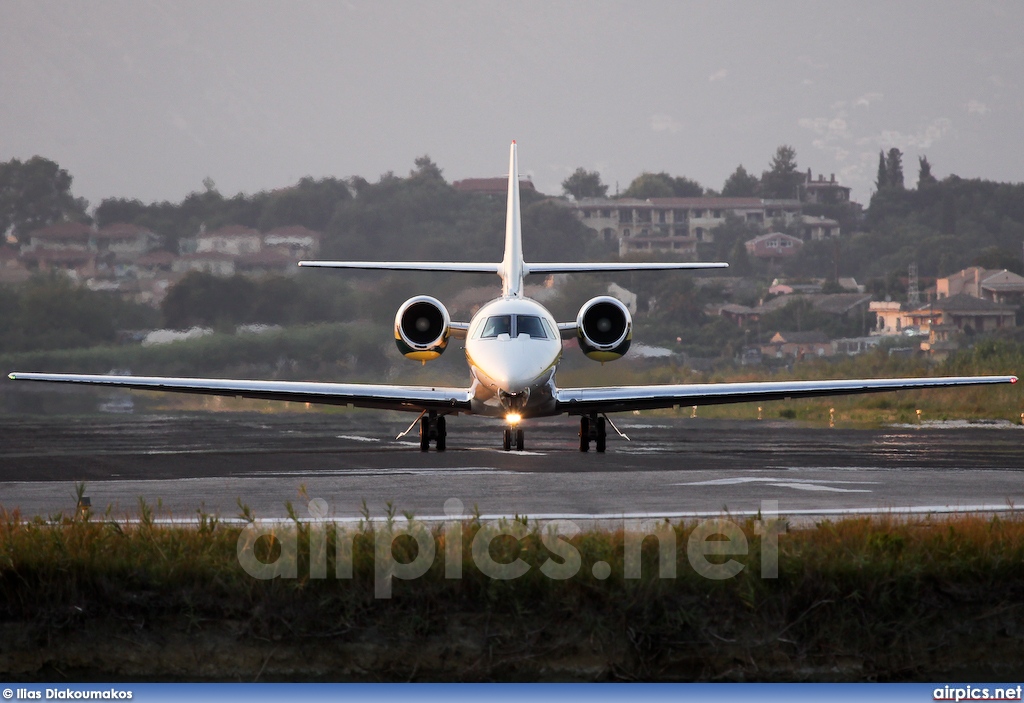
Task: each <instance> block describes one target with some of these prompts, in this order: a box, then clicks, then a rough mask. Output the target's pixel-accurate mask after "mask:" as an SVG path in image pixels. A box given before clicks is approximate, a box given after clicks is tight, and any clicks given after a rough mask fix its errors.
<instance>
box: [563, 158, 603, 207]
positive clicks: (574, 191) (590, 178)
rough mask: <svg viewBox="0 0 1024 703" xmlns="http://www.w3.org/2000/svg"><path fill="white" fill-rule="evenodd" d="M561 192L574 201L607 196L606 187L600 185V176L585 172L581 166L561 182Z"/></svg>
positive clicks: (595, 173) (596, 173)
mask: <svg viewBox="0 0 1024 703" xmlns="http://www.w3.org/2000/svg"><path fill="white" fill-rule="evenodd" d="M562 190H563V191H565V192H566V193H567V194H569V195H571V196H572V197H573V198H574V199H576V200H582V199H583V198H604V197H606V196H607V195H608V186H606V185H604V184H603V183H601V174H600V173H598V172H597V171H587V170H586V169H584V168H583V167H582V166H581V167H579V168H577V169H576V170H575V171H573V173H572V175H571V176H569V177H568V178H566V179H565V180H564V181H562Z"/></svg>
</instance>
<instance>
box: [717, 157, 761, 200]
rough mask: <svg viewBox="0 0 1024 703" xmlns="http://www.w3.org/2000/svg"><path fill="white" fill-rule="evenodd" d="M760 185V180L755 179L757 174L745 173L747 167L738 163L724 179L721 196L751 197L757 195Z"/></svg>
mask: <svg viewBox="0 0 1024 703" xmlns="http://www.w3.org/2000/svg"><path fill="white" fill-rule="evenodd" d="M760 185H761V181H759V180H758V179H757V176H755V175H753V174H750V173H747V169H745V168H743V164H740V165H739V166H737V167H736V170H735V171H733V173H732V175H731V176H729V177H728V178H726V179H725V185H723V186H722V197H725V198H752V197H754V196H755V195H757V189H758V188H759V187H760Z"/></svg>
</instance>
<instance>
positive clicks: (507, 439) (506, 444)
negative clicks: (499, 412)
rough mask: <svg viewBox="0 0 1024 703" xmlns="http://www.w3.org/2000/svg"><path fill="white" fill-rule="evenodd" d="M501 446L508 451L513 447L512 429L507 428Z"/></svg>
mask: <svg viewBox="0 0 1024 703" xmlns="http://www.w3.org/2000/svg"><path fill="white" fill-rule="evenodd" d="M501 448H502V449H504V450H505V451H506V452H507V451H509V450H510V449H512V430H510V429H508V428H505V433H504V435H503V436H502V440H501Z"/></svg>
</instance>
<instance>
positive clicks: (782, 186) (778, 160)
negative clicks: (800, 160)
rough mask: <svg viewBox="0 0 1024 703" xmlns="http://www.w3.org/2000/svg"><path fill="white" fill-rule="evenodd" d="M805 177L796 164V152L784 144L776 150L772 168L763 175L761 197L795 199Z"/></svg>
mask: <svg viewBox="0 0 1024 703" xmlns="http://www.w3.org/2000/svg"><path fill="white" fill-rule="evenodd" d="M803 180H804V175H803V174H802V173H801V172H800V169H799V168H798V167H797V164H796V150H795V149H794V148H793V147H791V146H789V145H788V144H783V145H782V146H780V147H779V148H778V149H776V150H775V155H774V156H773V157H772V162H771V166H770V168H769V169H768V170H767V171H765V172H764V173H762V174H761V195H762V197H764V198H768V199H776V200H783V199H795V198H797V196H798V193H797V190H798V189H799V186H800V184H801V183H802V182H803Z"/></svg>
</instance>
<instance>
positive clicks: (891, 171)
mask: <svg viewBox="0 0 1024 703" xmlns="http://www.w3.org/2000/svg"><path fill="white" fill-rule="evenodd" d="M885 177H886V183H887V185H888V187H889V188H895V189H896V190H903V188H904V184H903V152H902V151H900V150H899V149H897V148H896V147H893V148H892V149H889V153H888V154H886V156H885Z"/></svg>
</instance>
